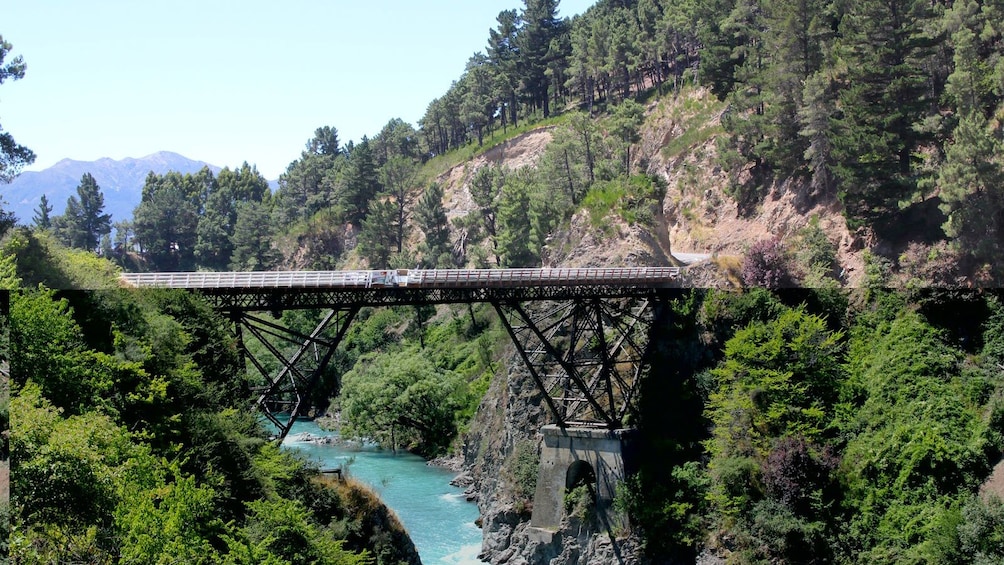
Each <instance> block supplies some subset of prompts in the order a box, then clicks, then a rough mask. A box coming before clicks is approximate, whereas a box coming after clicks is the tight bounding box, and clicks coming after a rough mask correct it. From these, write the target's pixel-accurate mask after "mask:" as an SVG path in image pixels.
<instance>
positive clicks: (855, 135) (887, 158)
mask: <svg viewBox="0 0 1004 565" xmlns="http://www.w3.org/2000/svg"><path fill="white" fill-rule="evenodd" d="M930 24H931V22H930V3H928V2H924V1H922V0H863V1H861V2H856V3H852V4H850V5H849V8H848V12H847V13H846V14H845V15H844V16H843V19H842V20H841V22H840V29H839V31H840V34H841V37H840V41H839V44H838V47H837V49H838V50H839V53H840V56H841V58H842V61H843V64H845V65H846V75H845V76H844V77H842V84H841V88H840V89H839V92H838V102H839V104H838V107H839V109H840V112H839V113H838V115H837V117H836V120H835V124H834V125H835V127H834V129H833V133H832V134H831V143H832V145H833V155H834V158H835V171H834V172H835V173H836V175H837V177H838V179H839V181H840V187H839V195H840V198H841V200H842V202H843V204H844V207H845V210H846V214H847V217H848V223H849V224H850V225H851V226H852V227H857V226H859V225H862V224H870V225H872V226H873V227H877V228H880V229H882V228H891V227H893V226H894V224H891V223H889V222H890V220H891V219H892V218H893V217H894V216H895V214H896V212H897V211H898V209H899V206H898V205H899V203H900V202H902V201H906V200H908V199H909V198H911V197H913V196H914V194H915V193H916V191H917V179H916V178H915V177H914V172H915V171H914V165H915V161H914V160H915V150H916V148H917V147H918V145H919V144H920V143H921V142H922V141H923V140H924V139H925V137H924V134H923V133H922V132H923V130H922V129H921V128H919V127H918V126H919V124H920V122H921V121H922V119H923V117H924V115H925V113H926V111H927V110H928V109H930V108H931V97H930V92H931V90H930V88H929V84H928V77H927V75H926V73H925V71H924V66H925V63H926V62H927V58H928V56H929V53H930V50H931V45H932V39H931V38H930V37H928V35H927V34H926V32H925V28H928V27H930Z"/></svg>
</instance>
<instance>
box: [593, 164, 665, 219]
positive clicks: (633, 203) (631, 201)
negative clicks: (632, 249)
mask: <svg viewBox="0 0 1004 565" xmlns="http://www.w3.org/2000/svg"><path fill="white" fill-rule="evenodd" d="M665 192H666V188H665V186H664V185H663V184H662V183H661V182H660V181H659V179H656V178H654V177H650V176H648V175H635V176H633V177H630V178H624V177H622V178H617V179H614V180H611V181H606V182H598V183H596V184H594V185H593V187H592V188H591V189H589V192H587V193H586V196H585V198H583V199H582V208H583V209H584V210H586V211H588V212H589V222H590V224H591V225H592V227H594V228H597V229H601V230H603V231H604V233H606V232H607V231H608V230H610V229H612V228H611V226H610V224H609V222H604V221H603V220H604V219H605V218H606V217H607V215H608V214H610V213H611V212H614V213H616V214H617V215H619V216H620V217H621V218H623V219H624V221H626V222H627V223H628V224H629V225H634V224H642V225H650V224H651V222H652V221H653V219H654V217H655V215H654V210H653V209H654V207H655V206H657V205H658V204H660V203H661V202H662V197H663V196H664V195H665Z"/></svg>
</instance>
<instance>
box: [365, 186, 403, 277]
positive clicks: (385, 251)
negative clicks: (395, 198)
mask: <svg viewBox="0 0 1004 565" xmlns="http://www.w3.org/2000/svg"><path fill="white" fill-rule="evenodd" d="M397 234H398V226H397V206H395V204H394V203H393V202H391V201H389V200H379V199H377V200H373V201H372V202H370V205H369V212H368V213H367V214H366V218H365V219H363V223H362V229H361V230H360V232H359V253H360V254H361V255H362V256H363V257H365V258H366V260H367V261H368V262H369V265H370V268H373V269H384V268H387V267H389V266H390V256H391V254H392V253H393V252H394V250H395V249H397V248H398V246H399V243H400V242H399V241H398V239H397Z"/></svg>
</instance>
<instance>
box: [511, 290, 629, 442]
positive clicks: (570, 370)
mask: <svg viewBox="0 0 1004 565" xmlns="http://www.w3.org/2000/svg"><path fill="white" fill-rule="evenodd" d="M510 307H511V308H512V309H513V311H514V312H516V314H518V315H519V317H520V318H522V320H523V323H525V324H526V325H527V327H528V328H530V331H532V332H533V333H534V335H536V336H537V339H538V340H540V343H541V345H542V346H543V347H544V349H545V350H546V351H547V353H548V355H550V356H551V357H552V358H553V359H554V360H555V362H557V363H558V364H559V365H561V368H562V369H563V370H564V371H565V373H567V374H568V376H569V377H570V378H571V379H572V381H573V382H575V385H576V386H577V387H579V390H581V391H582V392H583V393H584V394H585V395H586V400H587V401H588V402H589V405H590V406H592V408H593V410H595V411H596V414H598V415H599V416H600V417H601V418H602V419H603V421H604V423H605V424H606V425H607V427H609V428H611V429H614V428H617V427H619V426H620V422H617V421H616V420H614V418H613V417H612V416H611V415H610V414H609V413H607V411H606V410H604V409H603V407H602V406H600V403H599V402H597V401H596V398H594V397H593V395H592V394H591V392H590V391H589V389H588V388H587V386H586V383H585V382H584V381H583V380H582V377H581V376H579V372H578V371H577V370H576V369H575V366H574V365H572V364H571V363H569V362H568V361H566V360H565V359H564V358H563V357H562V355H561V352H559V351H558V350H557V349H555V347H554V346H553V345H551V343H550V342H549V341H548V340H547V339H546V337H545V336H544V334H543V333H542V332H541V331H540V329H538V328H537V325H536V324H534V323H533V320H532V319H531V318H530V316H529V315H528V314H527V313H526V311H524V310H523V308H522V307H521V306H520V305H519V304H518V303H512V304H511V305H510ZM544 394H548V393H547V391H546V390H544ZM611 408H613V407H612V406H611Z"/></svg>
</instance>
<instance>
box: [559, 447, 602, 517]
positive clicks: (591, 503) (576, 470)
mask: <svg viewBox="0 0 1004 565" xmlns="http://www.w3.org/2000/svg"><path fill="white" fill-rule="evenodd" d="M564 503H565V504H564V506H565V513H566V514H568V515H569V516H577V517H580V518H582V517H586V516H588V515H589V514H591V510H592V509H593V507H595V506H596V471H595V470H593V466H592V465H590V464H589V462H587V461H581V460H580V461H573V462H572V464H571V465H569V466H568V470H567V471H565V496H564Z"/></svg>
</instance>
